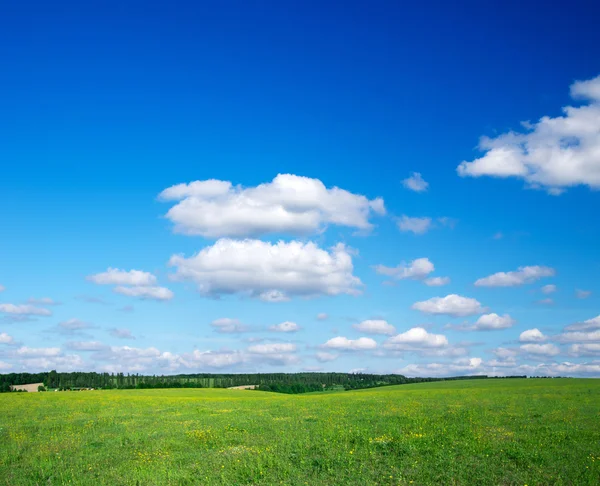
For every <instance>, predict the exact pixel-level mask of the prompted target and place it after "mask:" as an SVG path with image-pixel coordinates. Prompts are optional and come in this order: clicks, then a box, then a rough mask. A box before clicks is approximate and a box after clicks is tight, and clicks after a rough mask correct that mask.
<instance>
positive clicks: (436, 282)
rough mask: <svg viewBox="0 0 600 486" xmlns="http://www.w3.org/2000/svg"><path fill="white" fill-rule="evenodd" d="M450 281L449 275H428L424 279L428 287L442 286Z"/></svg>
mask: <svg viewBox="0 0 600 486" xmlns="http://www.w3.org/2000/svg"><path fill="white" fill-rule="evenodd" d="M449 283H450V277H430V278H428V279H425V285H429V286H430V287H442V286H444V285H448V284H449Z"/></svg>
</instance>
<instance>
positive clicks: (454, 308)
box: [412, 294, 485, 317]
mask: <svg viewBox="0 0 600 486" xmlns="http://www.w3.org/2000/svg"><path fill="white" fill-rule="evenodd" d="M412 309H415V310H418V311H421V312H423V313H425V314H434V315H448V316H453V317H464V316H471V315H474V314H481V313H482V312H485V308H484V307H483V306H482V305H481V304H480V303H479V302H478V301H477V300H476V299H472V298H469V297H462V296H460V295H456V294H450V295H447V296H446V297H432V298H431V299H429V300H425V301H423V302H415V303H414V304H413V305H412Z"/></svg>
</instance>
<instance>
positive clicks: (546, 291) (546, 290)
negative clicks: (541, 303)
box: [542, 284, 556, 294]
mask: <svg viewBox="0 0 600 486" xmlns="http://www.w3.org/2000/svg"><path fill="white" fill-rule="evenodd" d="M542 292H543V293H544V294H552V293H553V292H556V285H553V284H548V285H544V286H543V287H542Z"/></svg>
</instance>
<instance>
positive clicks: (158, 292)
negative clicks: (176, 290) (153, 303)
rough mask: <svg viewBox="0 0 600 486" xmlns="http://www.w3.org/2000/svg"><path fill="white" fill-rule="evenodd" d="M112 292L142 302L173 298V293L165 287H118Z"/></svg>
mask: <svg viewBox="0 0 600 486" xmlns="http://www.w3.org/2000/svg"><path fill="white" fill-rule="evenodd" d="M113 291H114V292H116V293H118V294H122V295H127V296H129V297H137V298H139V299H143V300H148V299H150V300H163V301H164V300H171V299H172V298H173V295H174V294H173V292H171V291H170V290H169V289H167V288H166V287H144V286H138V287H125V286H122V285H119V286H117V287H115V288H114V289H113Z"/></svg>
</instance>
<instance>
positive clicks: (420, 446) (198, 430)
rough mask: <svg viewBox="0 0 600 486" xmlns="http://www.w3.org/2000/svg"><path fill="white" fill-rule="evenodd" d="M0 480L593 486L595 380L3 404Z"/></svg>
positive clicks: (50, 397)
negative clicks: (296, 393)
mask: <svg viewBox="0 0 600 486" xmlns="http://www.w3.org/2000/svg"><path fill="white" fill-rule="evenodd" d="M0 484H6V485H11V486H15V485H21V484H43V485H47V484H90V485H96V484H107V485H120V484H140V485H152V484H231V485H234V484H294V485H296V484H298V485H300V484H308V485H334V484H335V485H339V484H351V485H361V484H365V485H366V484H415V485H420V484H477V485H486V484H489V485H498V484H507V485H508V484H518V485H529V486H531V485H537V484H544V485H545V484H573V485H594V486H597V485H598V484H600V380H584V379H553V380H548V379H510V380H473V381H454V382H437V383H423V384H413V385H402V386H394V387H385V388H377V389H371V390H360V391H353V392H339V393H326V394H319V393H316V394H309V395H280V394H272V393H265V392H256V391H240V390H217V389H199V390H131V391H129V390H123V391H90V392H70V393H69V392H64V393H12V394H2V395H0Z"/></svg>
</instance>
